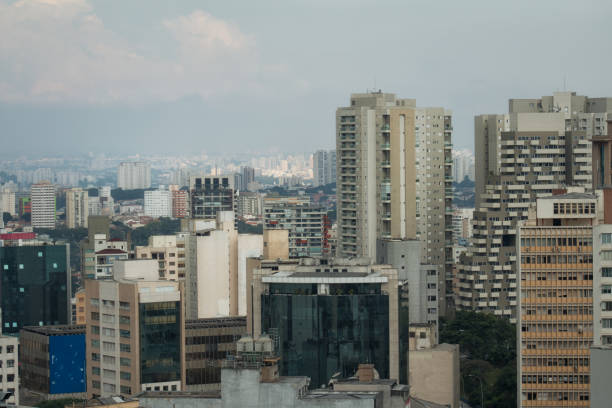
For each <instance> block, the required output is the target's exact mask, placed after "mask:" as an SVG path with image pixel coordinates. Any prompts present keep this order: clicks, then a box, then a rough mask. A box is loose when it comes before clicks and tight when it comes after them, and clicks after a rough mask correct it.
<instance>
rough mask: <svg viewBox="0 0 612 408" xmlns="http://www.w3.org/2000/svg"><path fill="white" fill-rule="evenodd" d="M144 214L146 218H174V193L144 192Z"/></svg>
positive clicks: (166, 191) (165, 191)
mask: <svg viewBox="0 0 612 408" xmlns="http://www.w3.org/2000/svg"><path fill="white" fill-rule="evenodd" d="M144 213H145V215H146V216H149V217H153V218H159V217H167V218H171V217H172V192H171V191H169V190H147V191H145V192H144Z"/></svg>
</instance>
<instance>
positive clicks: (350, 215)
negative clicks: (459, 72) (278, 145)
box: [336, 92, 453, 314]
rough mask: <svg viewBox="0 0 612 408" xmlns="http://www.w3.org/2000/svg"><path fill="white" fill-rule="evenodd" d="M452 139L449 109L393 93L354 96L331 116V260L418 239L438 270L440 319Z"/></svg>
mask: <svg viewBox="0 0 612 408" xmlns="http://www.w3.org/2000/svg"><path fill="white" fill-rule="evenodd" d="M451 134H452V116H451V113H450V112H449V111H447V110H445V109H443V108H418V107H416V101H415V100H414V99H399V98H397V97H396V96H395V95H394V94H386V93H382V92H373V93H368V94H353V95H351V101H350V106H348V107H341V108H338V110H337V111H336V155H337V177H336V178H337V182H336V189H337V197H338V230H337V242H338V245H337V253H338V255H339V256H344V257H351V256H352V257H357V256H367V257H370V258H371V259H376V241H377V239H388V238H393V239H413V238H417V239H419V240H420V241H421V242H422V244H423V247H422V252H421V255H422V259H421V262H422V263H425V264H431V265H437V266H438V267H439V269H440V273H439V276H438V279H439V281H438V303H439V306H438V309H439V310H440V313H441V314H444V313H445V311H446V303H447V298H448V299H449V300H450V301H452V291H451V285H450V280H451V279H452V275H451V267H452V229H451V224H452V218H451V217H452V215H451V212H450V211H451V206H452V162H453V161H452V143H451ZM447 281H448V282H449V284H448V285H447Z"/></svg>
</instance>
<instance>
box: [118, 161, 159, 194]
mask: <svg viewBox="0 0 612 408" xmlns="http://www.w3.org/2000/svg"><path fill="white" fill-rule="evenodd" d="M150 187H151V165H150V164H149V163H145V162H121V163H120V164H119V171H118V174H117V188H121V189H123V190H135V189H144V188H150Z"/></svg>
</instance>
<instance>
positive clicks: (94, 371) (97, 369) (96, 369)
mask: <svg viewBox="0 0 612 408" xmlns="http://www.w3.org/2000/svg"><path fill="white" fill-rule="evenodd" d="M91 373H92V374H93V375H97V376H99V375H100V367H91Z"/></svg>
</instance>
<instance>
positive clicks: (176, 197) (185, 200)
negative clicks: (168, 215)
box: [170, 185, 189, 218]
mask: <svg viewBox="0 0 612 408" xmlns="http://www.w3.org/2000/svg"><path fill="white" fill-rule="evenodd" d="M170 191H171V192H172V218H186V217H189V191H187V190H180V189H179V188H178V186H177V185H172V186H170Z"/></svg>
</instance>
